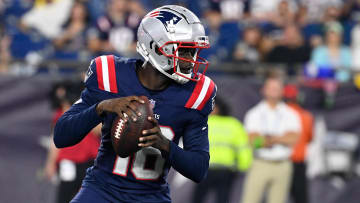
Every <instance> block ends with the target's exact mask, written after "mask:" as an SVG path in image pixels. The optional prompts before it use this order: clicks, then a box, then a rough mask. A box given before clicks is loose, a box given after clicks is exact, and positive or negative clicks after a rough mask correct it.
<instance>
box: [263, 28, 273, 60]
mask: <svg viewBox="0 0 360 203" xmlns="http://www.w3.org/2000/svg"><path fill="white" fill-rule="evenodd" d="M275 45H276V42H275V40H274V39H273V37H272V36H271V35H270V34H264V35H263V36H262V38H261V40H260V47H259V51H260V57H261V61H264V60H265V59H266V56H267V55H268V54H269V52H270V51H271V50H272V49H273V48H274V47H275Z"/></svg>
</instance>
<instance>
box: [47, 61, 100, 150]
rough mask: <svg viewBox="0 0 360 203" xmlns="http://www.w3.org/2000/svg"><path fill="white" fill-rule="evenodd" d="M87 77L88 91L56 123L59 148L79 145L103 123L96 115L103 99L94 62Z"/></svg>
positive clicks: (55, 140)
mask: <svg viewBox="0 0 360 203" xmlns="http://www.w3.org/2000/svg"><path fill="white" fill-rule="evenodd" d="M94 73H95V74H94ZM86 77H87V78H86V79H85V86H86V89H85V90H84V91H83V92H82V93H81V98H80V99H79V100H78V101H77V102H76V103H75V104H73V105H72V106H71V108H70V109H69V110H68V111H67V112H65V113H64V114H63V115H62V116H61V117H60V118H59V120H58V121H57V122H56V125H55V128H54V143H55V145H56V147H58V148H63V147H69V146H72V145H75V144H77V143H79V142H80V141H81V140H82V139H83V138H84V137H85V136H86V135H87V134H88V133H89V132H90V131H91V130H92V129H93V128H94V127H95V126H97V125H98V124H99V123H100V122H101V121H102V119H101V117H100V116H98V115H97V113H96V105H97V104H98V103H99V102H100V99H99V98H101V94H102V93H101V90H99V89H97V88H96V86H97V80H96V65H95V63H94V61H92V62H91V64H90V67H89V70H88V71H87V76H86Z"/></svg>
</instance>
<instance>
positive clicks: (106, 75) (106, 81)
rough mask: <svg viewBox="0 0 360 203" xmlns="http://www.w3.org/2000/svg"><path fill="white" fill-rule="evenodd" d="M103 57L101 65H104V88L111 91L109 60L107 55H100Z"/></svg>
mask: <svg viewBox="0 0 360 203" xmlns="http://www.w3.org/2000/svg"><path fill="white" fill-rule="evenodd" d="M100 58H101V65H102V76H103V83H104V89H105V90H106V91H108V92H110V82H109V67H108V61H107V57H106V56H100Z"/></svg>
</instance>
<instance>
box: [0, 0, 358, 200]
mask: <svg viewBox="0 0 360 203" xmlns="http://www.w3.org/2000/svg"><path fill="white" fill-rule="evenodd" d="M166 4H180V5H184V6H186V7H187V8H189V9H190V10H192V11H193V12H194V13H196V14H197V15H198V16H200V17H201V18H202V21H203V22H204V24H205V25H206V31H207V33H208V35H209V37H210V43H211V48H210V49H208V50H206V51H203V52H202V56H203V57H206V58H208V59H209V60H210V62H211V65H210V67H209V69H208V72H207V73H208V75H209V76H210V77H211V78H213V79H214V81H215V82H216V83H217V84H218V88H219V90H218V92H219V95H221V96H222V97H224V98H226V99H227V100H228V102H229V103H230V104H231V107H232V111H231V115H233V116H235V117H237V118H238V119H240V120H243V118H244V114H245V113H246V111H247V110H248V109H249V108H250V107H252V106H254V105H255V104H256V103H257V102H258V101H259V100H260V99H261V95H260V93H259V89H260V87H261V84H262V82H263V79H264V77H265V73H266V72H267V71H268V70H273V69H276V70H277V71H280V72H281V73H282V74H283V75H284V76H286V78H287V82H290V83H293V84H296V85H298V87H299V92H300V95H299V101H300V102H301V104H302V106H303V107H305V108H306V109H307V110H309V111H311V112H312V113H313V114H314V115H315V126H314V138H313V141H312V143H311V144H310V146H309V149H308V157H307V162H308V171H307V175H308V181H309V199H310V202H311V203H318V202H322V203H335V202H342V203H345V202H346V203H347V202H359V199H360V193H359V192H358V191H359V189H360V178H359V175H360V147H359V146H360V145H359V141H358V138H359V134H360V116H359V115H360V74H359V71H360V1H359V0H198V1H194V0H192V1H191V0H77V1H76V0H0V152H1V153H0V202H16V203H17V202H29V203H30V202H34V203H42V202H53V199H54V193H55V185H54V184H53V183H50V182H48V181H46V180H45V179H44V178H43V177H42V175H41V170H42V168H43V166H44V162H45V159H46V153H47V149H46V146H47V142H48V138H49V136H50V134H51V128H50V126H51V118H52V115H53V112H54V105H56V104H54V95H56V94H61V93H59V92H56V93H54V87H55V86H56V85H58V84H74V83H75V84H78V83H79V82H80V81H82V78H83V74H84V72H85V71H86V70H87V67H88V65H89V61H90V60H91V59H92V58H94V57H96V56H98V55H101V54H115V55H120V56H126V57H138V56H137V54H136V51H135V42H136V29H137V26H138V24H139V22H140V20H141V18H142V17H143V16H144V15H145V14H146V13H147V12H148V11H150V10H151V9H153V8H155V7H157V6H160V5H166ZM64 86H65V87H66V88H71V87H72V86H71V85H64ZM55 103H56V102H55ZM243 178H244V174H243V173H239V174H238V176H237V178H236V183H235V184H234V186H233V187H232V191H231V203H235V202H239V201H240V196H241V192H242V183H243ZM169 179H170V182H171V185H172V188H171V189H172V190H171V191H172V197H173V202H175V203H180V202H189V201H190V198H191V195H192V192H193V188H194V184H193V183H192V182H190V181H189V180H187V179H185V178H182V177H181V176H178V175H175V174H174V173H173V174H172V175H171V176H170V178H169ZM207 200H208V202H212V200H213V195H212V194H210V195H209V197H208V198H207Z"/></svg>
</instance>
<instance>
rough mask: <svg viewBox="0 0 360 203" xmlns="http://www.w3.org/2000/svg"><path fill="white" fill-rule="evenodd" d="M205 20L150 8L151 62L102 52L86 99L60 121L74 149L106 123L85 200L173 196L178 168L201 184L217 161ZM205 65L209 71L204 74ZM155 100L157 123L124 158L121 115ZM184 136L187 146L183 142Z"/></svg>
mask: <svg viewBox="0 0 360 203" xmlns="http://www.w3.org/2000/svg"><path fill="white" fill-rule="evenodd" d="M208 47H209V42H208V37H207V36H205V32H204V27H203V25H202V24H201V22H200V21H199V19H198V18H197V17H196V16H195V15H194V14H193V13H192V12H191V11H189V10H188V9H186V8H184V7H181V6H173V5H170V6H163V7H160V8H157V9H155V10H153V11H151V12H150V13H149V14H147V15H146V16H145V17H144V18H143V20H142V22H141V24H140V26H139V28H138V42H137V51H138V53H139V54H140V55H141V56H142V57H143V59H144V60H136V59H125V58H121V57H116V56H112V55H109V56H100V57H97V58H95V59H94V60H93V61H92V62H91V64H90V67H89V70H88V72H87V75H86V79H85V85H86V89H85V90H84V91H83V92H82V94H81V98H80V99H79V101H77V102H76V103H75V104H74V105H73V106H72V107H71V109H70V110H69V111H67V112H66V113H64V114H63V116H62V117H61V118H60V119H59V120H58V122H57V124H56V126H55V130H54V131H55V132H54V142H55V145H56V146H57V147H60V148H61V147H68V146H71V145H75V144H76V143H78V142H80V140H81V139H83V138H84V136H85V135H86V134H87V133H88V132H89V131H90V130H91V129H92V128H93V127H95V126H96V125H98V124H99V123H100V122H102V124H103V128H102V139H101V146H100V148H99V153H98V155H97V158H96V160H95V163H94V166H92V167H91V168H89V169H88V170H87V175H86V177H85V178H84V180H83V184H82V188H81V190H80V191H79V193H78V194H77V195H76V196H75V198H74V199H73V200H72V201H71V202H72V203H77V202H87V203H88V202H97V203H102V202H121V203H123V202H124V203H125V202H129V203H130V202H131V203H133V202H158V203H159V202H171V198H170V194H169V186H168V183H167V181H166V177H167V174H168V171H169V168H170V167H173V168H174V169H175V170H177V171H178V172H180V173H181V174H182V175H184V176H185V177H187V178H189V179H191V180H193V181H195V182H200V181H201V180H202V179H204V178H205V176H206V174H207V170H208V166H209V142H208V129H207V118H208V115H209V113H210V112H211V111H212V108H213V106H214V98H215V95H216V85H215V84H214V82H213V81H212V80H211V79H210V78H209V77H207V76H205V75H204V74H201V73H200V71H199V69H200V67H201V66H203V69H204V71H205V70H206V68H207V66H208V62H207V61H206V60H205V59H203V58H201V57H200V56H199V52H200V51H201V50H202V49H205V48H208ZM204 71H202V72H203V73H204ZM140 95H145V96H147V97H148V98H149V100H150V102H151V105H152V107H153V111H154V117H149V118H148V119H149V120H150V121H151V122H152V123H153V124H154V128H152V129H149V130H145V131H143V136H142V137H141V138H140V140H139V146H141V147H142V149H141V150H140V151H138V152H137V153H135V154H133V155H131V156H129V157H127V158H120V157H119V156H117V155H116V154H115V152H114V149H113V147H112V143H111V127H112V121H113V120H114V118H115V117H116V116H119V117H121V118H122V119H124V120H128V119H133V120H134V121H136V119H137V116H138V113H139V112H138V111H137V109H136V107H135V105H134V104H133V103H132V102H134V101H136V102H141V103H142V102H144V101H142V100H141V99H140V98H139V97H138V96H140ZM181 137H182V139H183V145H184V147H183V148H180V147H179V146H178V143H179V139H180V138H181Z"/></svg>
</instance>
